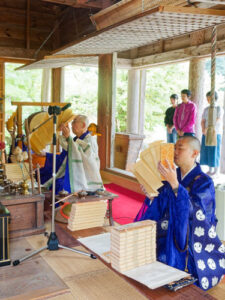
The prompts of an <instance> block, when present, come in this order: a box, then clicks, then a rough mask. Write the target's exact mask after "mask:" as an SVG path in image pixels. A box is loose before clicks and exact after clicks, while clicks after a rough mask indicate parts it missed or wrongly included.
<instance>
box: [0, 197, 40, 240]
mask: <svg viewBox="0 0 225 300" xmlns="http://www.w3.org/2000/svg"><path fill="white" fill-rule="evenodd" d="M0 202H1V203H2V204H3V205H4V206H6V207H7V208H8V210H9V212H10V224H9V237H10V238H15V237H21V236H28V235H32V234H38V233H42V232H44V231H45V226H44V195H39V194H37V195H31V194H28V195H4V194H2V195H1V194H0Z"/></svg>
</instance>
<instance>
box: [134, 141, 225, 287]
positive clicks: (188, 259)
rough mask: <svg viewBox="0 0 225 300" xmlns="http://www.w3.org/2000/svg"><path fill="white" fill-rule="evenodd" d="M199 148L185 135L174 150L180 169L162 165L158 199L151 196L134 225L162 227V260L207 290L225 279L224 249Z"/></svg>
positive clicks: (159, 241)
mask: <svg viewBox="0 0 225 300" xmlns="http://www.w3.org/2000/svg"><path fill="white" fill-rule="evenodd" d="M199 152H200V143H199V141H198V139H197V138H196V137H191V136H185V137H182V138H180V139H179V140H178V141H177V143H176V145H175V154H174V161H175V163H176V165H177V166H178V168H177V169H176V168H175V167H172V166H170V165H169V163H168V164H167V167H164V166H163V165H162V164H161V163H159V166H158V169H159V172H160V173H161V175H163V176H164V178H165V179H166V181H165V182H164V185H163V186H162V187H161V188H160V189H159V195H158V196H157V197H155V198H149V197H147V198H146V199H145V202H144V204H143V206H142V208H141V210H140V211H139V213H138V215H137V216H136V218H135V221H141V220H146V219H150V220H155V221H156V222H157V260H159V261H161V262H163V263H165V264H168V265H170V266H172V267H175V268H177V269H180V270H185V271H188V273H190V274H192V275H193V276H194V277H196V278H197V279H198V281H197V285H198V286H200V287H201V288H202V289H204V290H208V289H210V288H211V287H213V286H215V285H216V284H218V283H219V282H220V280H221V279H222V278H223V275H224V274H225V246H224V245H223V244H222V243H221V241H220V240H219V238H218V237H217V235H216V225H217V219H216V215H215V189H214V184H213V181H212V179H211V178H210V177H209V176H208V175H206V174H205V173H203V172H202V170H201V168H200V165H199V164H198V163H196V158H197V156H198V154H199Z"/></svg>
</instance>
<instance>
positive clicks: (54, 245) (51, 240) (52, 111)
mask: <svg viewBox="0 0 225 300" xmlns="http://www.w3.org/2000/svg"><path fill="white" fill-rule="evenodd" d="M70 105H71V104H70V103H68V104H66V105H65V106H64V107H63V108H62V109H61V108H60V107H59V106H49V109H48V113H49V115H53V142H52V144H53V164H52V179H53V182H52V223H51V232H50V234H46V236H47V237H48V242H47V245H46V246H44V247H41V248H39V249H37V250H35V251H33V252H32V253H30V254H28V255H26V256H24V257H23V258H20V259H16V260H14V261H13V265H14V266H17V265H18V264H20V263H21V262H22V261H24V260H26V259H28V258H30V257H32V256H34V255H36V254H38V253H40V252H41V251H43V250H45V249H48V250H50V251H55V250H59V248H62V249H66V250H69V251H72V252H76V253H79V254H83V255H86V256H89V257H90V258H93V259H96V256H95V255H94V254H92V253H87V252H84V251H80V250H76V249H73V248H69V247H66V246H63V245H61V244H59V241H58V237H57V235H56V233H55V185H56V140H57V138H56V125H57V115H59V114H60V113H61V111H64V110H66V109H67V108H68V107H69V106H70ZM50 119H52V117H51V118H50ZM39 127H40V126H39ZM39 127H38V128H39ZM36 129H37V128H36Z"/></svg>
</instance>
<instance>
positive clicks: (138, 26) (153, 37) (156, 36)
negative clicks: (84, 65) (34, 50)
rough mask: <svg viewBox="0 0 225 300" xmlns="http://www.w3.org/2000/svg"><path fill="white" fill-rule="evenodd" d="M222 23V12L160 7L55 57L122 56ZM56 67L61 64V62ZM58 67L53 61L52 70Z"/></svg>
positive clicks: (39, 63) (82, 41)
mask: <svg viewBox="0 0 225 300" xmlns="http://www.w3.org/2000/svg"><path fill="white" fill-rule="evenodd" d="M224 22H225V11H223V10H221V11H215V10H204V11H203V10H199V9H197V10H195V9H190V8H183V7H179V8H178V7H169V6H166V7H159V8H158V9H154V10H153V11H150V12H145V13H144V15H143V14H141V15H139V16H137V17H136V19H134V18H132V20H130V21H126V22H123V23H122V24H120V25H117V26H115V27H110V28H109V29H104V30H101V31H99V32H97V33H94V34H91V35H90V36H89V37H85V38H83V39H82V40H80V41H78V42H76V43H75V44H74V45H71V46H68V47H67V48H64V49H62V50H61V51H58V52H57V53H55V55H56V54H57V55H71V54H73V55H82V57H81V58H75V59H77V60H79V61H82V60H83V61H84V60H85V61H87V60H88V59H89V60H90V59H91V60H93V57H86V58H85V57H84V55H90V54H92V55H93V54H106V53H113V52H121V51H125V50H129V49H133V48H137V47H141V46H145V45H149V44H152V43H154V42H157V41H160V40H165V39H169V38H173V37H176V36H180V35H184V34H187V33H191V32H194V31H198V30H201V29H204V28H208V27H211V26H214V25H217V24H221V23H224ZM65 60H66V58H65ZM73 61H74V60H73ZM58 63H59V64H60V63H62V61H61V62H58ZM69 63H70V59H68V60H67V64H69ZM37 64H38V66H39V68H41V67H43V64H45V62H43V61H40V62H37V63H35V67H36V68H37ZM59 64H57V61H56V65H55V67H57V66H59ZM33 65H34V64H33ZM31 68H32V65H30V66H27V67H24V69H31Z"/></svg>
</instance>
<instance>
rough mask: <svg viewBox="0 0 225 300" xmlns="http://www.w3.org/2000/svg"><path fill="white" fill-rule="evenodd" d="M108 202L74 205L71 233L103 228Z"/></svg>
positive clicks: (70, 220) (70, 226)
mask: <svg viewBox="0 0 225 300" xmlns="http://www.w3.org/2000/svg"><path fill="white" fill-rule="evenodd" d="M106 209H107V200H102V201H91V202H90V201H89V202H78V203H73V204H72V207H71V212H70V217H69V220H68V229H70V230H71V231H75V230H81V229H86V228H92V227H99V226H103V224H104V218H105V214H106Z"/></svg>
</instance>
